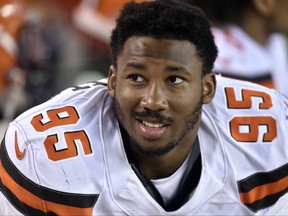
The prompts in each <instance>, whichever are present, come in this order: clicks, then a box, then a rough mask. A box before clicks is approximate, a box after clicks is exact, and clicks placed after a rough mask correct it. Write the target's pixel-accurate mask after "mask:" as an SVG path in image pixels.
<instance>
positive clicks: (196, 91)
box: [108, 37, 205, 156]
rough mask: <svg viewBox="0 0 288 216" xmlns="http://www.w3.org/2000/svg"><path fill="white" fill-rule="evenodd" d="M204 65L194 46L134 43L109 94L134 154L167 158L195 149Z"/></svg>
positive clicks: (123, 56)
mask: <svg viewBox="0 0 288 216" xmlns="http://www.w3.org/2000/svg"><path fill="white" fill-rule="evenodd" d="M203 85H205V82H204V83H203V79H202V62H201V60H200V58H199V57H198V56H197V54H196V49H195V47H194V45H193V44H192V43H190V42H188V41H176V40H158V39H153V38H149V37H132V38H130V39H128V40H127V42H126V43H125V46H124V49H123V52H122V53H121V54H120V56H119V57H118V61H117V71H116V70H115V69H114V68H111V70H110V76H109V84H108V86H109V94H110V96H112V97H114V105H115V110H116V114H117V117H118V119H119V121H120V123H121V125H122V126H123V127H124V129H125V130H126V132H127V133H128V135H129V136H130V145H131V147H132V149H134V150H136V151H138V152H139V153H142V154H145V155H154V156H155V155H158V156H160V155H163V154H166V153H168V152H169V151H171V150H172V149H174V148H181V146H183V145H191V144H192V143H191V142H193V139H194V138H195V136H196V133H197V129H198V122H199V119H200V115H201V107H202V102H203V98H204V96H203V91H202V88H203Z"/></svg>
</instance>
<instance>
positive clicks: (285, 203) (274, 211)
mask: <svg viewBox="0 0 288 216" xmlns="http://www.w3.org/2000/svg"><path fill="white" fill-rule="evenodd" d="M266 215H267V216H268V215H269V216H271V215H278V216H285V215H288V194H286V195H284V196H283V197H281V198H280V199H279V200H278V202H277V204H275V205H273V206H272V207H271V208H270V209H269V210H268V212H267V213H266Z"/></svg>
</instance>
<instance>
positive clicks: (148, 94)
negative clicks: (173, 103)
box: [140, 83, 168, 111]
mask: <svg viewBox="0 0 288 216" xmlns="http://www.w3.org/2000/svg"><path fill="white" fill-rule="evenodd" d="M143 93H144V95H143V97H142V100H141V103H140V106H141V107H143V108H145V109H150V110H153V111H163V110H165V109H167V107H168V101H167V90H166V89H165V87H163V86H162V85H160V84H158V83H153V84H150V85H149V86H147V88H146V89H145V90H143Z"/></svg>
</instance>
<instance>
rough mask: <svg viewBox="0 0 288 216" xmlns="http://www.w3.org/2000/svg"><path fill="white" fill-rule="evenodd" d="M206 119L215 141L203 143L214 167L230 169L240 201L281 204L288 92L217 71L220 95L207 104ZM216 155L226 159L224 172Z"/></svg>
mask: <svg viewBox="0 0 288 216" xmlns="http://www.w3.org/2000/svg"><path fill="white" fill-rule="evenodd" d="M203 121H204V122H202V125H203V126H202V127H203V128H204V129H205V130H203V129H202V133H203V131H204V133H203V134H204V135H203V136H202V137H209V135H210V133H214V134H215V135H214V139H213V140H215V142H216V143H214V145H213V144H212V143H211V141H210V143H202V145H203V146H204V147H205V148H203V149H206V150H205V152H203V153H204V154H207V155H206V158H209V159H207V161H206V162H204V164H207V166H209V169H211V172H212V173H214V175H215V176H217V175H220V173H222V172H223V173H226V174H227V181H230V182H232V184H234V185H235V186H236V187H235V188H236V190H237V191H238V193H239V195H240V197H239V198H240V200H241V202H242V203H244V204H245V205H246V206H247V207H248V208H250V209H253V210H254V211H257V210H259V209H262V208H266V207H268V206H273V205H277V206H281V205H282V204H283V203H282V204H281V203H280V201H279V202H278V201H277V200H278V199H279V200H280V199H281V197H282V196H283V195H285V193H287V177H288V141H287V134H288V98H286V97H285V96H283V95H281V94H280V93H278V92H277V91H275V90H272V89H269V88H266V87H263V86H260V85H257V84H253V83H249V82H245V81H239V80H234V79H229V78H223V77H217V91H216V95H215V98H214V100H213V102H212V103H211V104H209V105H204V108H203ZM208 128H209V129H208ZM205 132H206V134H205ZM207 133H209V134H207ZM203 139H204V138H203ZM206 140H207V138H206ZM212 142H213V141H212ZM211 148H212V149H213V152H214V153H215V154H216V153H217V155H215V156H213V154H214V153H213V152H211V151H212V150H210V149H211ZM211 157H213V159H214V160H213V159H212V161H211ZM213 161H214V162H213ZM215 161H217V163H220V162H219V161H222V164H223V167H222V168H221V169H222V170H221V171H220V172H219V167H218V168H216V169H215V166H214V165H213V163H215ZM229 184H230V183H229ZM276 188H277V189H276ZM260 194H262V195H260ZM286 198H287V195H286ZM283 199H284V198H283ZM283 199H281V200H283ZM276 203H277V204H276Z"/></svg>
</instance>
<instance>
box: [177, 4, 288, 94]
mask: <svg viewBox="0 0 288 216" xmlns="http://www.w3.org/2000/svg"><path fill="white" fill-rule="evenodd" d="M182 1H185V2H188V3H190V4H193V5H196V6H199V7H201V8H202V9H203V11H204V12H205V13H206V15H207V16H208V18H209V20H210V22H211V23H212V26H213V28H212V32H213V35H214V37H215V43H216V45H217V47H218V51H219V54H218V58H217V60H216V62H215V65H214V71H215V72H217V73H221V74H222V75H223V76H227V77H233V78H237V79H241V80H248V81H252V82H256V83H259V84H261V85H264V86H267V87H269V88H275V89H277V90H278V91H280V92H281V93H283V94H284V95H286V96H288V88H287V86H288V43H287V36H285V35H287V33H288V22H287V20H288V13H287V11H288V1H287V0H268V1H267V0H233V1H227V0H182Z"/></svg>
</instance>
